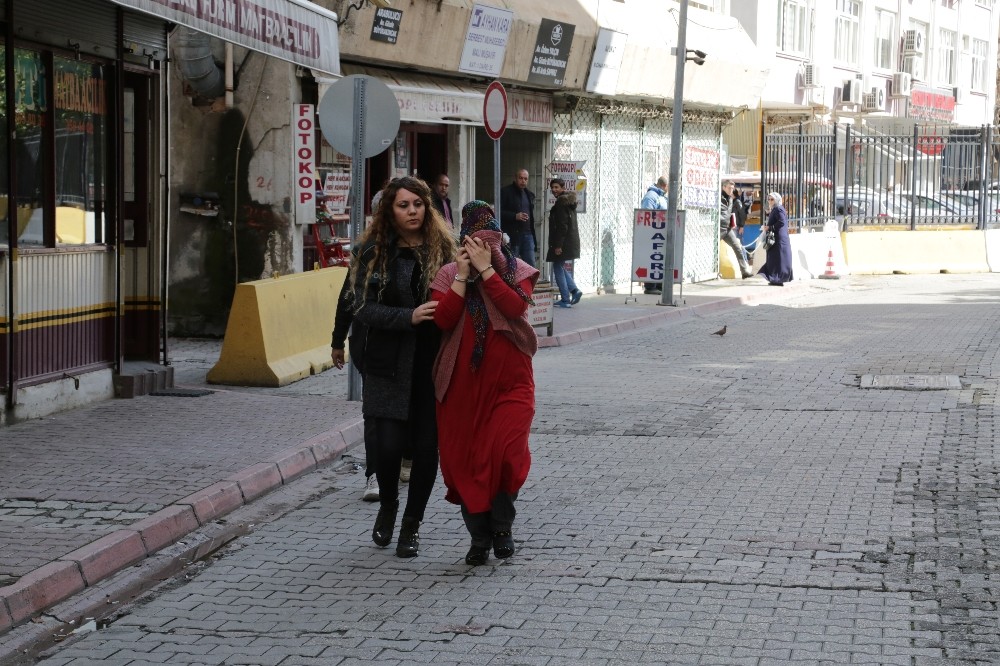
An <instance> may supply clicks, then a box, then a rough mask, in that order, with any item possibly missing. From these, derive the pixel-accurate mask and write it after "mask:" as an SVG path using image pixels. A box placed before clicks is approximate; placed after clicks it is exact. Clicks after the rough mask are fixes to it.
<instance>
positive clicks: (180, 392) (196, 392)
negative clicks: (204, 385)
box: [149, 388, 215, 398]
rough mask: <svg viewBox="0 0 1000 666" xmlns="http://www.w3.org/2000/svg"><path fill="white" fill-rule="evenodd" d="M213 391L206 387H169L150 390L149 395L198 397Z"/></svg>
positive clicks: (210, 393)
mask: <svg viewBox="0 0 1000 666" xmlns="http://www.w3.org/2000/svg"><path fill="white" fill-rule="evenodd" d="M213 393H215V391H209V390H208V389H186V388H171V389H162V390H159V391H150V393H149V395H152V396H156V397H163V396H166V397H170V398H200V397H201V396H203V395H212V394H213Z"/></svg>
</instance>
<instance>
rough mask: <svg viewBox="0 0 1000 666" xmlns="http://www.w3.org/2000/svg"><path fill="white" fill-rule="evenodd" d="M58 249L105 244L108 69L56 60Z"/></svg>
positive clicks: (54, 67) (56, 209) (72, 61)
mask: <svg viewBox="0 0 1000 666" xmlns="http://www.w3.org/2000/svg"><path fill="white" fill-rule="evenodd" d="M53 69H54V70H55V78H54V82H55V86H54V89H55V93H54V94H55V141H56V153H55V155H56V165H55V181H56V192H55V194H56V207H55V211H56V243H58V244H62V245H82V244H85V243H99V242H101V240H102V238H101V236H102V232H103V230H104V222H105V214H106V213H105V190H106V177H105V174H106V173H107V170H106V165H105V155H104V147H105V145H106V136H107V117H108V115H107V91H106V86H105V78H104V67H102V66H101V65H97V64H94V63H88V62H78V61H74V60H65V59H63V58H55V59H54V62H53Z"/></svg>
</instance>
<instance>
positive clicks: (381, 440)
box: [365, 390, 438, 520]
mask: <svg viewBox="0 0 1000 666" xmlns="http://www.w3.org/2000/svg"><path fill="white" fill-rule="evenodd" d="M368 420H371V421H374V422H375V423H374V427H375V444H376V446H375V448H376V450H377V451H376V453H375V475H376V477H377V478H378V492H379V500H380V502H381V503H382V504H391V503H392V502H395V501H396V500H398V499H399V466H400V463H401V462H402V460H403V454H404V453H411V454H412V456H413V458H412V460H413V469H412V470H411V471H410V490H409V492H408V493H407V496H406V508H405V509H404V510H403V516H404V517H407V518H416V519H417V520H423V519H424V509H426V508H427V501H428V500H429V499H430V497H431V491H432V490H433V489H434V481H435V479H437V471H438V447H437V420H436V418H435V414H434V391H433V390H429V391H414V394H413V396H412V397H411V398H410V418H409V419H408V420H406V421H399V420H397V419H385V418H370V419H368ZM366 434H367V433H366ZM367 441H368V440H367V437H366V438H365V444H366V447H367Z"/></svg>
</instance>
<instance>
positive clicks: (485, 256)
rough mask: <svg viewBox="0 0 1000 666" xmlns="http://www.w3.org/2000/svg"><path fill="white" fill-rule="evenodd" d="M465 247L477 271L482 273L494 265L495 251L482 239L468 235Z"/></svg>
mask: <svg viewBox="0 0 1000 666" xmlns="http://www.w3.org/2000/svg"><path fill="white" fill-rule="evenodd" d="M463 247H465V250H466V252H468V253H469V262H470V263H471V264H472V267H473V268H474V269H476V271H477V272H479V273H482V272H483V271H485V270H486V269H487V268H489V267H490V266H491V265H492V263H493V253H492V252H491V251H490V246H489V245H487V244H486V243H485V242H483V241H482V240H480V239H478V238H473V237H472V236H466V237H465V242H464V243H463Z"/></svg>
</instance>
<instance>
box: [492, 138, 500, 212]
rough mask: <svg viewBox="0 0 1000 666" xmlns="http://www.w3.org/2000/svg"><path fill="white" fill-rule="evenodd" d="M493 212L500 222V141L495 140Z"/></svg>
mask: <svg viewBox="0 0 1000 666" xmlns="http://www.w3.org/2000/svg"><path fill="white" fill-rule="evenodd" d="M493 211H494V212H495V213H496V215H497V221H499V220H500V139H493Z"/></svg>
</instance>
